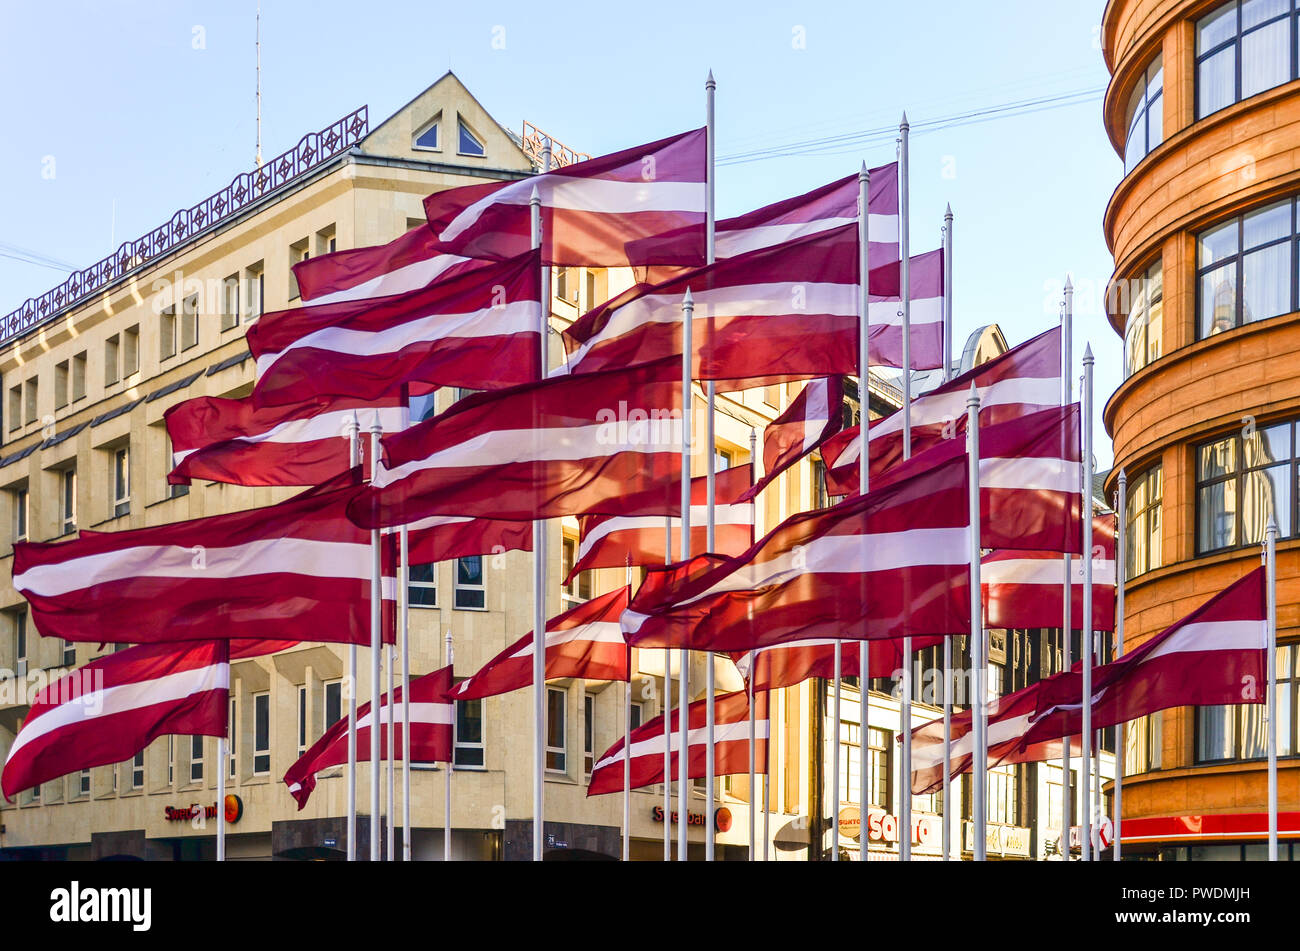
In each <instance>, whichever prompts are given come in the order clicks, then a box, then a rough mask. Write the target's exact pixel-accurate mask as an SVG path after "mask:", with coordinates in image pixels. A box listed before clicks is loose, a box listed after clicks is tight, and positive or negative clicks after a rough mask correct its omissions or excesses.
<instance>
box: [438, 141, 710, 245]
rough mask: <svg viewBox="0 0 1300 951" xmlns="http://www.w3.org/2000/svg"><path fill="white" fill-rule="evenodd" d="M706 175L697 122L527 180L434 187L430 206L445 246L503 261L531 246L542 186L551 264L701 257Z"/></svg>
mask: <svg viewBox="0 0 1300 951" xmlns="http://www.w3.org/2000/svg"><path fill="white" fill-rule="evenodd" d="M706 174H707V154H706V135H705V130H704V129H696V130H694V131H693V132H684V133H682V134H680V135H674V136H670V137H669V138H666V139H660V140H659V141H657V142H650V143H648V144H647V145H639V146H636V147H634V148H630V149H625V150H624V151H622V152H614V153H612V154H610V155H603V156H600V157H599V158H594V159H590V160H588V161H586V162H576V163H574V164H573V165H566V166H564V167H563V168H560V169H556V170H554V171H552V172H547V173H545V174H542V175H534V176H532V177H531V178H525V179H521V180H519V181H514V182H492V183H490V184H485V185H468V186H465V187H463V188H450V189H447V190H446V191H440V192H435V193H434V194H432V195H430V196H429V197H428V198H426V199H425V200H424V211H425V214H426V215H427V216H428V219H429V227H430V228H431V229H432V230H433V233H434V234H435V235H436V236H437V240H438V243H439V247H440V248H441V249H442V250H443V251H444V252H446V253H450V254H457V255H462V256H464V257H471V258H485V259H491V260H501V259H502V258H507V257H511V256H513V255H516V254H520V253H522V252H524V251H527V250H528V249H529V248H531V247H532V236H531V223H530V212H529V201H530V199H531V198H532V195H533V193H534V191H536V193H537V196H538V198H539V199H540V201H541V215H542V263H543V264H562V265H574V266H588V267H628V266H635V265H654V264H667V265H687V266H690V265H700V264H703V263H704V218H705V209H704V205H705V181H706Z"/></svg>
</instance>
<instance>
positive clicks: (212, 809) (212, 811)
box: [163, 793, 244, 825]
mask: <svg viewBox="0 0 1300 951" xmlns="http://www.w3.org/2000/svg"><path fill="white" fill-rule="evenodd" d="M225 813H226V822H227V823H228V824H230V825H234V824H235V823H236V822H238V821H239V820H240V819H241V818H243V815H244V801H243V800H242V799H240V798H239V797H238V796H236V795H235V794H234V793H231V794H230V795H228V796H226V798H225ZM163 818H164V819H166V820H167V821H168V822H193V821H195V820H196V819H202V820H203V821H204V822H206V821H208V820H209V819H214V820H215V819H216V818H217V804H216V803H215V802H214V803H213V804H212V805H210V806H204V805H202V804H200V803H197V802H196V803H192V804H190V805H188V806H181V807H179V808H178V807H176V806H167V807H166V808H165V809H163Z"/></svg>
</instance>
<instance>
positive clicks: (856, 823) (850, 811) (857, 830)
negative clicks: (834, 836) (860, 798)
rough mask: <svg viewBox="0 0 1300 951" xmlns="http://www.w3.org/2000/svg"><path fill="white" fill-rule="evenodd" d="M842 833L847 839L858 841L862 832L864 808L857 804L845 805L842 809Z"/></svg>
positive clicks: (840, 820)
mask: <svg viewBox="0 0 1300 951" xmlns="http://www.w3.org/2000/svg"><path fill="white" fill-rule="evenodd" d="M839 822H840V835H841V836H843V837H844V838H846V839H852V840H853V841H854V842H856V841H858V837H859V836H860V835H861V834H862V810H861V809H859V808H858V807H857V806H845V807H844V808H843V809H841V810H840V818H839Z"/></svg>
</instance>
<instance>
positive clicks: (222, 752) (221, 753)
mask: <svg viewBox="0 0 1300 951" xmlns="http://www.w3.org/2000/svg"><path fill="white" fill-rule="evenodd" d="M226 670H227V671H229V670H230V659H229V657H227V658H226ZM227 677H229V675H228V674H227ZM226 716H227V717H229V716H230V700H229V699H227V700H226ZM232 725H233V724H231V723H230V722H229V720H227V722H226V733H227V734H229V733H230V729H231V726H232ZM229 768H230V767H229V766H228V765H227V763H226V737H225V736H219V737H217V861H218V862H224V861H225V860H226V770H227V769H229Z"/></svg>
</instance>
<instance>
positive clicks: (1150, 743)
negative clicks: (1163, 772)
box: [1124, 713, 1164, 776]
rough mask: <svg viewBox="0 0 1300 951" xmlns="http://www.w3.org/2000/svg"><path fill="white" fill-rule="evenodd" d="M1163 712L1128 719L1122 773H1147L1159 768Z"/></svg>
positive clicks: (1125, 730)
mask: <svg viewBox="0 0 1300 951" xmlns="http://www.w3.org/2000/svg"><path fill="white" fill-rule="evenodd" d="M1163 724H1164V715H1163V713H1152V714H1149V715H1148V716H1144V717H1138V718H1137V719H1136V720H1130V721H1129V723H1128V724H1127V726H1126V727H1125V729H1124V773H1125V775H1130V776H1131V775H1133V774H1135V773H1147V772H1150V771H1151V770H1154V769H1159V768H1160V760H1161V742H1162V730H1163Z"/></svg>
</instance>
